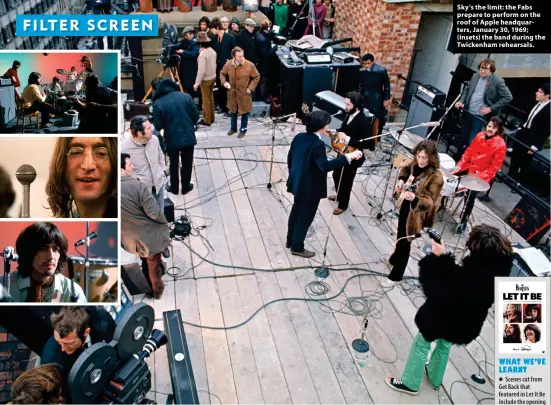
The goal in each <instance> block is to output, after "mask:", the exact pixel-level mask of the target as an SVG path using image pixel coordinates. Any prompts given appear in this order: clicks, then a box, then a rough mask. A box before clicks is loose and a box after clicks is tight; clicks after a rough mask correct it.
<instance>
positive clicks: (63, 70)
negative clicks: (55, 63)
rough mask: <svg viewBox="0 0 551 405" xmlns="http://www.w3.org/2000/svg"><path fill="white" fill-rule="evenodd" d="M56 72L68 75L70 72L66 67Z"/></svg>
mask: <svg viewBox="0 0 551 405" xmlns="http://www.w3.org/2000/svg"><path fill="white" fill-rule="evenodd" d="M56 72H57V73H59V74H60V75H68V74H69V72H67V71H66V70H65V69H56Z"/></svg>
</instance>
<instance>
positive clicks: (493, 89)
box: [455, 59, 513, 145]
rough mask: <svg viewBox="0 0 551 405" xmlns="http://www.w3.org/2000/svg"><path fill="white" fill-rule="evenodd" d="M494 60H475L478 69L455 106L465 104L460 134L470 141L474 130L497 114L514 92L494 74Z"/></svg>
mask: <svg viewBox="0 0 551 405" xmlns="http://www.w3.org/2000/svg"><path fill="white" fill-rule="evenodd" d="M495 71H496V64H495V62H494V61H493V60H491V59H484V60H483V61H481V62H480V63H479V64H478V73H475V74H474V75H473V77H472V78H471V81H470V82H469V84H468V86H467V87H465V88H464V89H463V92H462V93H461V98H460V99H459V101H458V102H457V103H455V108H458V109H460V108H464V109H465V111H464V112H465V113H464V114H463V125H462V135H463V137H464V139H465V144H466V145H469V144H470V143H471V142H472V140H473V139H474V137H475V136H476V134H478V133H479V132H480V131H482V130H483V129H484V127H485V126H486V122H487V120H488V119H489V118H490V117H493V116H499V113H500V110H501V108H502V107H505V106H507V105H508V104H509V103H510V102H511V101H512V100H513V96H512V95H511V92H510V91H509V88H508V87H507V85H506V84H505V80H503V79H502V78H501V77H499V76H498V75H496V74H495Z"/></svg>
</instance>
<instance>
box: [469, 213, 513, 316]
mask: <svg viewBox="0 0 551 405" xmlns="http://www.w3.org/2000/svg"><path fill="white" fill-rule="evenodd" d="M466 246H467V248H468V249H469V250H470V251H471V253H472V254H473V255H477V256H480V257H486V258H488V259H491V260H492V261H493V264H494V269H495V270H496V271H497V273H496V274H495V275H496V276H503V277H505V276H508V275H509V273H510V271H511V267H510V266H509V268H508V269H501V268H500V267H499V266H497V265H496V262H495V261H494V260H497V261H499V263H502V262H509V261H510V260H511V258H512V255H513V247H512V246H511V242H510V241H509V240H508V239H507V238H506V237H505V236H503V235H502V234H501V232H500V231H499V229H497V228H496V227H494V226H491V225H487V224H481V225H476V226H474V227H473V229H472V230H471V233H470V234H469V238H468V239H467V243H466ZM518 312H519V313H518V316H519V319H520V314H521V311H520V306H519V309H518Z"/></svg>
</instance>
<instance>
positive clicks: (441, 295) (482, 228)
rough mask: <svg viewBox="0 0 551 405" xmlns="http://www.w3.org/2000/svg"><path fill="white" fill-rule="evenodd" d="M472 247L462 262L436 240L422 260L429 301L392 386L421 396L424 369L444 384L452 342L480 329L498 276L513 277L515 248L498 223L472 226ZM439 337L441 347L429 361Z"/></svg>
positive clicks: (421, 271) (469, 339)
mask: <svg viewBox="0 0 551 405" xmlns="http://www.w3.org/2000/svg"><path fill="white" fill-rule="evenodd" d="M466 246H467V248H468V249H469V252H470V254H469V255H468V256H466V257H465V258H464V259H463V264H462V265H458V264H456V263H455V257H454V256H453V255H452V254H451V253H446V250H445V248H444V243H443V241H442V244H439V243H436V242H434V241H432V253H431V254H429V255H427V256H425V257H424V258H423V259H421V261H420V262H419V282H420V283H421V287H422V288H423V292H424V294H425V297H426V301H425V303H424V304H423V305H422V306H421V308H419V311H417V315H416V316H415V323H416V324H417V327H418V328H419V333H418V334H417V336H415V338H414V339H413V346H412V348H411V351H410V353H409V357H408V361H407V363H406V368H405V370H404V372H403V373H402V377H401V378H394V377H388V378H387V379H386V383H387V385H388V386H390V387H391V388H392V389H394V390H396V391H400V392H404V393H406V394H410V395H417V394H418V393H419V389H420V388H421V380H422V378H423V369H424V371H425V374H426V375H427V378H428V380H429V382H430V384H431V385H432V387H433V388H434V389H438V388H439V386H440V384H442V380H443V378H444V372H445V371H446V365H447V363H448V357H449V354H450V348H451V346H452V344H455V345H467V344H469V343H471V342H472V341H473V340H475V339H476V338H477V337H478V335H479V334H480V331H481V330H482V326H483V325H484V322H485V321H486V317H487V316H488V310H489V309H490V308H491V306H492V305H493V303H494V278H495V277H507V276H509V273H510V272H511V266H512V263H513V258H512V252H513V249H512V247H511V242H509V241H508V240H507V239H506V238H505V237H504V236H503V235H502V234H501V233H500V232H499V230H498V229H497V228H494V227H493V226H490V225H485V224H483V225H477V226H475V227H474V228H473V229H472V231H471V233H470V234H469V239H468V240H467V245H466ZM489 263H490V264H489ZM473 280H474V281H473ZM465 314H469V316H465ZM433 341H436V348H435V349H434V352H433V353H432V355H431V357H430V362H428V363H426V364H425V362H426V360H427V356H428V354H429V350H430V345H431V342H433Z"/></svg>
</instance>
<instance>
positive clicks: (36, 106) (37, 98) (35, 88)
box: [22, 72, 55, 128]
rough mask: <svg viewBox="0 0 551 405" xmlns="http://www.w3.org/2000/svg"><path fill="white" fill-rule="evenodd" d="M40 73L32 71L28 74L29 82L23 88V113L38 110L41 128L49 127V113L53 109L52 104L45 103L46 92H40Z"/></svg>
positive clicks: (26, 113)
mask: <svg viewBox="0 0 551 405" xmlns="http://www.w3.org/2000/svg"><path fill="white" fill-rule="evenodd" d="M41 80H42V75H41V74H40V73H38V72H32V73H31V74H30V75H29V84H28V85H27V87H25V90H23V95H22V98H23V108H24V113H25V115H28V114H32V113H34V112H36V111H40V117H41V120H40V121H41V126H42V128H45V127H49V126H51V125H52V124H51V123H50V114H52V113H53V112H54V111H55V108H54V106H53V105H51V104H48V103H46V97H47V96H46V94H44V93H43V92H42V89H41V88H40V85H41V84H42V83H41Z"/></svg>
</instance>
